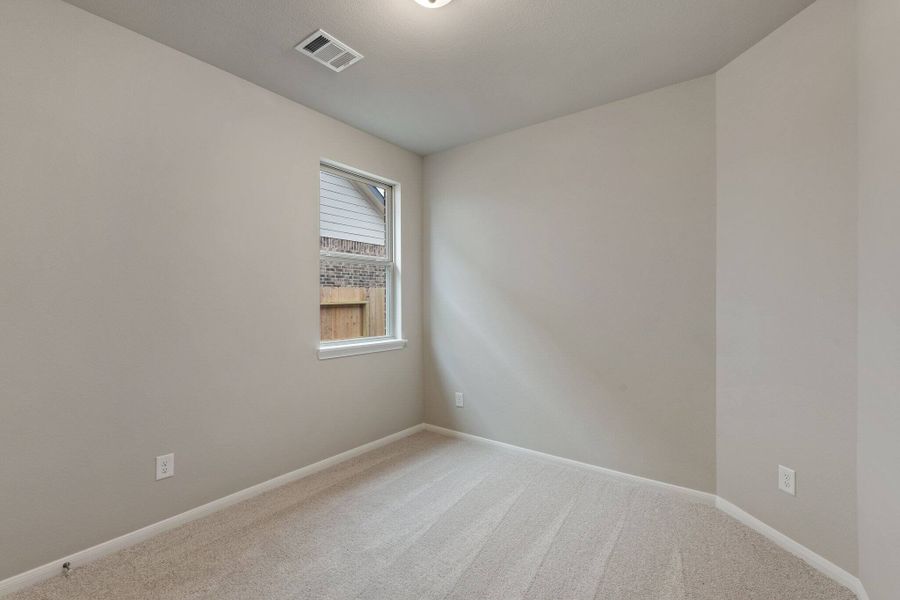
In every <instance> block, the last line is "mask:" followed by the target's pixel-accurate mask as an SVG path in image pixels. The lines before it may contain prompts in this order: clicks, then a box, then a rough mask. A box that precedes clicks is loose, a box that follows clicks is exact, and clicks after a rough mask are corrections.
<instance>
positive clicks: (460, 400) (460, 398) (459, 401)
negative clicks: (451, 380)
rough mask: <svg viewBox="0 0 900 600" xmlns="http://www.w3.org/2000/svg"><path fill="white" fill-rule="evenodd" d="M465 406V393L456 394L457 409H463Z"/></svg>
mask: <svg viewBox="0 0 900 600" xmlns="http://www.w3.org/2000/svg"><path fill="white" fill-rule="evenodd" d="M463 404H465V401H464V399H463V393H462V392H456V407H457V408H462V407H463Z"/></svg>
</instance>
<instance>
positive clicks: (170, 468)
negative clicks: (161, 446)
mask: <svg viewBox="0 0 900 600" xmlns="http://www.w3.org/2000/svg"><path fill="white" fill-rule="evenodd" d="M174 474H175V455H174V454H164V455H162V456H157V457H156V480H157V481H159V480H160V479H165V478H167V477H171V476H172V475H174Z"/></svg>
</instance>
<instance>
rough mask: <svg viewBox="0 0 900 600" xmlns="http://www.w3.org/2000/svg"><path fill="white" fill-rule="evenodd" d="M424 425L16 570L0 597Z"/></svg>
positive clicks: (0, 583)
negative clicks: (55, 558)
mask: <svg viewBox="0 0 900 600" xmlns="http://www.w3.org/2000/svg"><path fill="white" fill-rule="evenodd" d="M424 428H425V426H424V424H419V425H414V426H412V427H410V428H409V429H404V430H403V431H398V432H397V433H394V434H391V435H389V436H386V437H383V438H381V439H378V440H375V441H374V442H369V443H368V444H363V445H362V446H357V447H356V448H353V449H352V450H347V451H346V452H341V453H340V454H336V455H334V456H331V457H329V458H326V459H323V460H320V461H319V462H317V463H313V464H311V465H307V466H305V467H301V468H299V469H297V470H296V471H291V472H290V473H285V474H284V475H279V476H278V477H275V478H274V479H269V480H268V481H264V482H262V483H258V484H256V485H254V486H251V487H248V488H246V489H243V490H240V491H239V492H235V493H233V494H230V495H228V496H225V497H224V498H219V499H218V500H213V501H212V502H209V503H207V504H204V505H203V506H198V507H196V508H192V509H190V510H188V511H186V512H183V513H181V514H178V515H175V516H174V517H169V518H168V519H164V520H162V521H159V522H158V523H153V524H152V525H147V526H146V527H142V528H141V529H138V530H137V531H132V532H131V533H126V534H125V535H121V536H119V537H117V538H114V539H111V540H109V541H106V542H103V543H100V544H97V545H96V546H92V547H90V548H87V549H85V550H81V551H79V552H76V553H75V554H70V555H69V556H64V557H61V558H59V559H58V560H55V561H53V562H49V563H47V564H45V565H42V566H40V567H35V568H34V569H31V570H30V571H26V572H24V573H20V574H19V575H13V576H12V577H10V578H8V579H4V580H2V581H0V596H4V595H6V594H11V593H12V592H15V591H18V590H21V589H23V588H26V587H29V586H31V585H34V584H36V583H39V582H41V581H43V580H45V579H49V578H51V577H53V576H56V575H60V574H62V565H63V563H65V562H69V563H71V565H72V568H75V567H77V566H79V565H83V564H85V563H88V562H91V561H93V560H97V559H98V558H101V557H103V556H106V555H108V554H112V553H113V552H117V551H119V550H121V549H123V548H127V547H128V546H133V545H134V544H137V543H138V542H142V541H144V540H146V539H149V538H151V537H153V536H155V535H159V534H160V533H162V532H164V531H167V530H169V529H174V528H175V527H178V526H179V525H184V524H185V523H188V522H190V521H193V520H195V519H199V518H200V517H205V516H206V515H209V514H211V513H214V512H216V511H219V510H222V509H223V508H225V507H228V506H231V505H232V504H237V503H238V502H241V501H243V500H247V499H248V498H252V497H253V496H258V495H259V494H262V493H263V492H267V491H269V490H272V489H274V488H277V487H280V486H282V485H285V484H286V483H290V482H292V481H296V480H298V479H303V478H304V477H309V476H310V475H313V474H314V473H318V472H319V471H322V470H325V469H327V468H328V467H331V466H334V465H336V464H338V463H341V462H344V461H345V460H349V459H351V458H353V457H356V456H359V455H360V454H364V453H366V452H369V451H370V450H375V449H376V448H380V447H382V446H386V445H387V444H390V443H391V442H395V441H397V440H399V439H401V438H405V437H407V436H410V435H412V434H414V433H418V432H419V431H422V430H423V429H424Z"/></svg>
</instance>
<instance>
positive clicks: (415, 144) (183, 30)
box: [69, 0, 812, 154]
mask: <svg viewBox="0 0 900 600" xmlns="http://www.w3.org/2000/svg"><path fill="white" fill-rule="evenodd" d="M69 2H70V3H71V4H74V5H76V6H80V7H82V8H84V9H86V10H88V11H90V12H92V13H94V14H97V15H99V16H101V17H104V18H106V19H109V20H110V21H113V22H115V23H118V24H120V25H123V26H125V27H128V28H129V29H133V30H134V31H137V32H138V33H141V34H143V35H146V36H147V37H150V38H152V39H154V40H157V41H159V42H162V43H163V44H166V45H168V46H171V47H173V48H176V49H178V50H180V51H182V52H185V53H187V54H190V55H191V56H194V57H196V58H199V59H200V60H203V61H205V62H207V63H210V64H212V65H215V66H217V67H219V68H221V69H224V70H226V71H229V72H231V73H234V74H235V75H237V76H239V77H242V78H244V79H247V80H249V81H252V82H254V83H256V84H258V85H260V86H262V87H264V88H267V89H269V90H272V91H273V92H276V93H278V94H281V95H283V96H286V97H288V98H291V99H292V100H295V101H297V102H300V103H301V104H305V105H306V106H309V107H311V108H314V109H316V110H318V111H320V112H323V113H325V114H328V115H331V116H333V117H335V118H337V119H340V120H341V121H344V122H346V123H349V124H351V125H355V126H356V127H359V128H360V129H364V130H366V131H368V132H370V133H373V134H375V135H377V136H379V137H381V138H384V139H386V140H389V141H392V142H394V143H396V144H398V145H400V146H403V147H405V148H408V149H410V150H413V151H415V152H418V153H420V154H428V153H431V152H435V151H438V150H442V149H445V148H449V147H451V146H455V145H458V144H462V143H465V142H469V141H473V140H476V139H479V138H483V137H486V136H489V135H492V134H495V133H500V132H503V131H508V130H511V129H515V128H518V127H522V126H525V125H530V124H533V123H537V122H540V121H544V120H546V119H550V118H553V117H557V116H560V115H564V114H568V113H571V112H575V111H577V110H582V109H585V108H590V107H592V106H596V105H599V104H603V103H606V102H611V101H614V100H619V99H621V98H626V97H628V96H633V95H635V94H638V93H641V92H646V91H649V90H652V89H656V88H659V87H662V86H665V85H669V84H672V83H676V82H679V81H685V80H688V79H693V78H695V77H700V76H702V75H707V74H709V73H712V72H714V71H716V70H717V69H718V68H719V67H721V66H723V65H724V64H726V63H727V62H729V61H730V60H731V59H733V58H734V57H736V56H737V55H739V54H740V53H741V52H743V51H744V50H745V49H747V48H749V47H750V46H752V45H753V44H754V43H756V42H757V41H758V40H760V39H762V38H763V37H765V36H766V35H767V34H768V33H770V32H771V31H773V30H774V29H776V28H777V27H778V26H779V25H781V24H782V23H784V22H785V21H787V20H788V19H789V18H790V17H792V16H793V15H795V14H796V13H798V12H799V11H800V10H801V9H803V8H804V7H806V6H807V5H809V4H811V3H812V0H455V1H454V2H452V3H451V4H449V5H448V6H446V7H444V8H439V9H427V8H423V7H421V6H419V5H418V4H416V3H415V2H413V0H69ZM320 27H321V28H322V29H325V30H326V31H328V32H329V33H331V34H332V35H334V36H336V37H337V38H338V39H340V40H341V41H343V42H345V43H347V44H349V45H350V46H351V47H352V48H354V49H355V50H357V51H359V52H361V53H363V54H364V55H365V60H363V61H361V62H359V63H358V64H356V65H354V66H352V67H350V68H349V69H347V70H346V71H344V72H343V73H334V72H332V71H330V70H328V69H326V68H325V67H323V66H321V65H319V64H317V63H315V62H314V61H312V60H310V59H309V58H307V57H304V56H302V55H301V54H299V53H298V52H296V51H294V50H293V46H294V45H295V44H297V43H298V42H299V41H300V40H302V39H303V38H305V37H306V36H307V35H309V34H310V33H312V32H313V31H314V30H316V29H318V28H320Z"/></svg>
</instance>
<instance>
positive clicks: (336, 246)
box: [319, 237, 384, 257]
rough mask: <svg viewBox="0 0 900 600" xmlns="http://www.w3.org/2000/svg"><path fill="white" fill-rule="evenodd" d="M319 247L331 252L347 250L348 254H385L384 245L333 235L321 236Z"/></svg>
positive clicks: (381, 255)
mask: <svg viewBox="0 0 900 600" xmlns="http://www.w3.org/2000/svg"><path fill="white" fill-rule="evenodd" d="M319 249H320V250H327V251H329V252H346V253H348V254H363V255H365V256H380V257H383V256H384V246H379V245H378V244H367V243H365V242H355V241H353V240H340V239H338V238H333V237H320V238H319Z"/></svg>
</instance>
